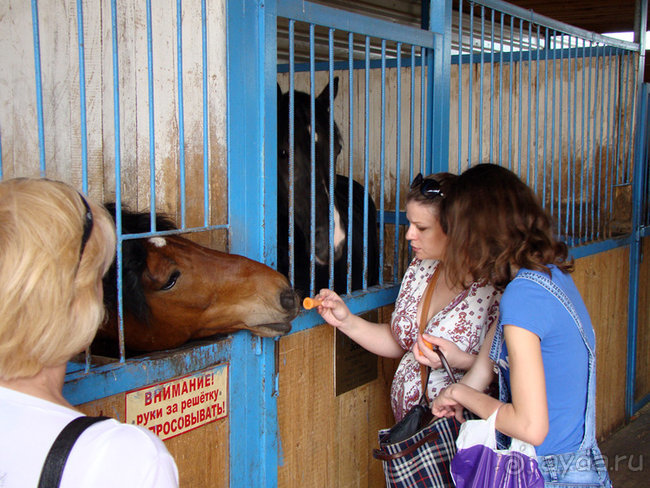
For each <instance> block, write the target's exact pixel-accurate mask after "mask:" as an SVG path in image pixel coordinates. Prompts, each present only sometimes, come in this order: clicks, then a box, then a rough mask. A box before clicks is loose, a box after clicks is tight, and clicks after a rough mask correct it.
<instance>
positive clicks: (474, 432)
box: [451, 409, 544, 488]
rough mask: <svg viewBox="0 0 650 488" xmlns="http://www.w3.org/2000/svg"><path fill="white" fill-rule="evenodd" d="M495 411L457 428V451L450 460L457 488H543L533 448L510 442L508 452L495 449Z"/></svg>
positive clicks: (522, 443)
mask: <svg viewBox="0 0 650 488" xmlns="http://www.w3.org/2000/svg"><path fill="white" fill-rule="evenodd" d="M497 411H498V409H497ZM497 411H495V412H494V413H493V414H492V415H490V417H489V418H488V419H487V420H468V421H467V422H465V423H464V424H463V426H462V427H461V428H460V433H459V435H458V439H457V441H456V446H457V447H458V451H457V453H456V455H455V456H454V459H453V460H452V461H451V475H452V477H453V478H454V482H455V483H456V487H457V488H487V487H499V488H526V487H529V488H543V487H544V478H543V477H542V474H541V472H540V471H539V467H538V466H537V460H536V458H535V448H534V447H533V446H532V445H530V444H528V443H526V442H523V441H520V440H518V439H512V444H511V446H510V449H507V450H500V449H497V448H496V434H495V427H494V424H495V421H496V416H497Z"/></svg>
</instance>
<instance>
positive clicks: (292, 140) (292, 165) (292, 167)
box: [282, 20, 296, 283]
mask: <svg viewBox="0 0 650 488" xmlns="http://www.w3.org/2000/svg"><path fill="white" fill-rule="evenodd" d="M295 23H296V21H295V20H290V21H289V120H288V121H282V123H283V124H284V123H285V122H288V124H289V282H290V283H295V282H296V231H295V225H296V215H295V204H296V182H295V179H296V151H295V144H296V133H295V130H296V128H295V98H296V97H295V89H296V87H295V86H294V83H295V76H296V74H295Z"/></svg>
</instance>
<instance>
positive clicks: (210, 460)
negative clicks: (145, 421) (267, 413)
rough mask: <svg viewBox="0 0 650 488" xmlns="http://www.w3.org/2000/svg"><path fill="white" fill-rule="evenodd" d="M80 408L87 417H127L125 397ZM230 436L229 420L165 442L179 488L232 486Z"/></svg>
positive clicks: (102, 400) (100, 401)
mask: <svg viewBox="0 0 650 488" xmlns="http://www.w3.org/2000/svg"><path fill="white" fill-rule="evenodd" d="M77 408H79V410H81V411H82V412H84V413H85V414H86V415H106V416H109V417H113V418H115V419H117V420H119V421H121V422H123V421H124V419H125V418H126V414H125V411H124V408H125V400H124V394H119V395H113V396H110V397H107V398H102V399H101V400H96V401H94V402H89V403H85V404H83V405H79V406H78V407H77ZM229 436H230V424H229V421H228V419H227V418H226V419H223V420H218V421H216V422H213V423H211V424H207V425H205V426H203V427H199V428H198V429H194V430H192V431H190V432H187V433H185V434H182V435H179V436H177V437H174V438H172V439H169V440H166V441H164V442H165V446H167V449H168V450H169V452H170V453H171V455H172V456H173V457H174V460H175V461H176V465H177V466H178V476H179V482H180V486H184V487H192V488H202V487H204V488H208V487H210V488H227V487H228V486H230V479H229V471H230V468H229V466H230V464H229V463H230V460H229Z"/></svg>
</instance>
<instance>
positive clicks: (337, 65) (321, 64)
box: [276, 19, 440, 73]
mask: <svg viewBox="0 0 650 488" xmlns="http://www.w3.org/2000/svg"><path fill="white" fill-rule="evenodd" d="M290 20H291V19H290ZM351 34H352V33H351ZM437 37H440V36H437ZM413 45H414V46H418V47H422V48H425V46H421V45H420V44H413ZM373 53H375V54H376V55H380V54H381V49H379V50H378V51H377V48H376V47H374V46H373ZM422 63H423V61H422V59H420V58H416V59H415V66H420V65H421V64H422ZM386 66H387V67H390V68H395V67H396V66H397V58H391V59H388V60H386ZM405 66H411V58H410V56H409V57H402V67H405ZM333 67H334V70H335V71H337V70H341V71H343V70H345V71H347V70H348V69H349V68H350V64H349V63H348V61H347V60H340V61H334V64H333ZM314 68H315V70H316V71H327V70H329V61H317V62H316V63H314ZM352 68H353V69H355V70H364V69H366V61H365V60H364V59H357V60H355V61H354V63H353V64H352ZM370 68H372V69H379V68H381V59H371V60H370ZM295 69H296V71H297V72H308V71H309V62H303V63H297V64H296V68H295ZM288 71H289V66H288V65H287V64H286V63H284V64H278V66H277V70H276V72H277V73H287V72H288Z"/></svg>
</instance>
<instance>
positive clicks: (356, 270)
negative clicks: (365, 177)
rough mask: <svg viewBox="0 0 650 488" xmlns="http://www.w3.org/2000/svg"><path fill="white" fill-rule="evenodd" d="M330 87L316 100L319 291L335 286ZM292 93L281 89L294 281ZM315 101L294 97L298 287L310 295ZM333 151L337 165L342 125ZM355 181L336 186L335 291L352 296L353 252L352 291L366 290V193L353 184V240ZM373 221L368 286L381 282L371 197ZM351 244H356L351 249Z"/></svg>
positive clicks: (281, 212)
mask: <svg viewBox="0 0 650 488" xmlns="http://www.w3.org/2000/svg"><path fill="white" fill-rule="evenodd" d="M333 88H334V93H333V97H336V94H337V92H338V78H335V79H334V87H333ZM329 90H330V87H329V84H328V85H327V86H326V87H325V88H324V89H323V91H322V92H321V93H320V94H319V95H318V96H317V97H315V99H314V121H313V123H314V124H313V125H314V129H315V130H314V142H313V150H314V161H315V164H314V169H313V171H314V176H315V178H314V182H313V186H314V193H313V194H314V220H313V221H314V234H313V235H314V243H313V254H314V262H315V265H314V268H315V269H314V271H315V273H314V274H315V290H316V292H318V290H319V289H321V288H327V287H328V286H329V266H328V264H329V262H330V257H331V256H330V245H329V232H330V218H329V217H330V211H329V210H330V209H329V201H330V197H329V194H330V192H329V182H330V171H329V168H330V122H329V117H330V105H329V98H330V93H329ZM289 98H290V97H289V93H288V92H287V93H282V90H281V89H280V87H279V85H278V270H279V271H280V272H281V273H283V274H285V275H286V276H290V273H289V271H290V249H289V217H290V208H289V207H290V205H289V187H290V185H289V182H290V178H289V151H290V147H291V146H290V140H289V108H290V100H289ZM310 107H311V99H310V95H309V94H307V93H304V92H301V91H294V106H293V127H294V142H293V150H294V176H293V188H294V206H293V208H294V224H293V235H294V246H295V247H294V249H295V252H294V260H295V261H294V265H295V267H294V273H295V276H294V281H295V282H294V287H295V289H296V290H299V291H300V292H301V293H302V294H304V295H307V294H308V293H309V287H310V255H311V249H312V244H311V239H310V235H311V229H310V226H311V223H312V218H311V199H310V197H311V195H312V177H311V173H312V166H311V160H312V157H311V151H312V140H311V139H312V136H311V132H312V131H311V129H312V120H311V109H310ZM333 129H334V132H333V135H332V141H331V145H332V147H333V161H334V167H336V158H337V157H338V155H339V153H340V152H341V135H340V132H339V129H338V126H337V125H336V123H334V124H333ZM349 183H350V180H349V178H348V177H347V176H343V175H335V180H334V185H333V187H334V215H333V216H332V222H333V224H334V248H333V254H334V255H333V260H334V290H335V291H336V292H337V293H340V294H342V293H346V292H347V289H348V283H347V275H348V272H347V270H348V268H347V262H348V260H347V255H348V246H349V245H351V246H352V258H351V261H350V262H351V287H350V288H351V290H359V289H361V288H362V287H363V276H364V261H365V259H364V242H363V238H364V192H365V190H364V187H363V185H361V184H359V183H358V182H356V181H353V182H352V194H351V196H352V198H351V205H352V235H351V236H350V235H347V232H348V205H349V204H350V192H349ZM367 198H368V216H367V248H366V249H367V267H366V269H367V276H366V283H367V286H372V285H375V284H377V282H378V274H379V269H378V267H379V256H378V248H379V245H378V238H377V209H376V207H375V204H374V201H373V200H372V197H370V195H368V197H367ZM350 243H351V244H350Z"/></svg>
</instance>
